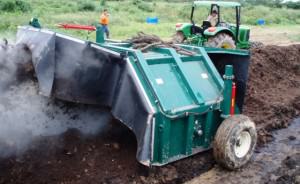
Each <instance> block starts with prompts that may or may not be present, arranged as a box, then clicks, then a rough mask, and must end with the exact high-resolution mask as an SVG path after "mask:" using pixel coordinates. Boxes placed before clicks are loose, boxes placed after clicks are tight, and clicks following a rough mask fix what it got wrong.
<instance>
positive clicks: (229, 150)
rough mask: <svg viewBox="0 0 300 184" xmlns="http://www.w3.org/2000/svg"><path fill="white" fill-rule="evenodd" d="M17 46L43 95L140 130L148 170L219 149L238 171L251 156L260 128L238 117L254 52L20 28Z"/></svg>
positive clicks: (220, 160)
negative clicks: (103, 112) (101, 111)
mask: <svg viewBox="0 0 300 184" xmlns="http://www.w3.org/2000/svg"><path fill="white" fill-rule="evenodd" d="M99 30H100V29H99ZM99 30H98V31H99ZM100 32H101V31H100ZM17 41H18V43H25V44H27V45H28V47H29V48H30V50H31V52H32V60H33V66H34V70H35V73H36V76H37V79H38V84H39V90H40V93H41V94H43V95H45V96H49V97H50V96H51V97H55V98H58V99H61V100H66V101H72V102H76V103H84V104H95V105H99V106H105V107H109V108H110V109H111V113H112V115H113V116H114V117H115V118H116V119H118V120H120V122H122V123H124V124H125V125H126V126H127V127H129V128H130V129H131V130H132V131H133V132H134V134H135V136H136V139H137V146H138V148H137V154H136V157H137V160H138V161H139V162H140V163H142V164H144V165H147V166H161V165H164V164H168V163H170V162H173V161H176V160H179V159H182V158H186V157H188V156H191V155H193V154H196V153H199V152H201V151H204V150H208V149H210V148H213V153H214V156H215V159H216V161H217V162H218V163H220V164H221V165H223V166H225V167H226V168H229V169H237V168H240V167H241V166H243V165H244V164H245V163H247V162H248V161H249V159H250V157H251V155H252V153H253V150H254V147H255V145H256V139H257V134H256V130H255V125H254V123H253V122H252V121H251V120H250V119H249V118H248V117H246V116H244V115H241V114H240V113H241V111H242V106H243V98H244V96H245V89H246V81H247V76H248V65H249V52H248V51H241V50H230V49H226V50H223V49H217V48H203V47H196V46H189V45H176V47H180V48H182V49H184V50H186V51H189V52H190V53H193V54H192V55H185V54H179V53H178V52H176V50H175V49H174V48H160V47H153V48H151V49H149V50H147V52H142V51H141V50H139V49H133V48H132V44H131V43H126V42H110V41H105V40H104V39H102V38H101V35H100V37H99V38H97V41H98V42H90V41H83V40H80V39H77V38H73V37H70V36H66V35H63V34H60V33H56V32H53V31H49V30H45V29H37V28H32V27H20V28H19V30H18V34H17ZM99 123H101V122H99Z"/></svg>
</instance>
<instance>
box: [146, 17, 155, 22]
mask: <svg viewBox="0 0 300 184" xmlns="http://www.w3.org/2000/svg"><path fill="white" fill-rule="evenodd" d="M146 22H147V23H148V24H158V17H147V19H146Z"/></svg>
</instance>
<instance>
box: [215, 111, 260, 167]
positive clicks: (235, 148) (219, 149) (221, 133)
mask: <svg viewBox="0 0 300 184" xmlns="http://www.w3.org/2000/svg"><path fill="white" fill-rule="evenodd" d="M256 142H257V133H256V129H255V124H254V123H253V122H252V121H251V120H250V119H249V118H248V117H247V116H245V115H234V116H231V117H229V118H227V119H225V120H224V121H223V122H222V124H221V125H220V126H219V128H218V130H217V133H216V135H215V139H214V143H213V154H214V158H215V160H216V161H217V163H219V164H220V165H221V166H223V167H225V168H227V169H229V170H236V169H239V168H240V167H242V166H243V165H245V164H246V163H247V162H248V161H249V160H250V159H251V156H252V154H253V151H254V149H255V146H256Z"/></svg>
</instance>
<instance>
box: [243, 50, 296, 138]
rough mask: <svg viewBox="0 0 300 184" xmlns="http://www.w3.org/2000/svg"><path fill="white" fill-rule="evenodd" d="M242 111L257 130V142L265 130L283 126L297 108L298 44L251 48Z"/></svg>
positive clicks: (264, 134)
mask: <svg viewBox="0 0 300 184" xmlns="http://www.w3.org/2000/svg"><path fill="white" fill-rule="evenodd" d="M249 72H250V74H249V83H248V89H247V95H246V102H245V105H246V106H245V111H244V113H245V114H246V115H248V116H250V117H251V118H252V119H253V120H254V121H255V122H256V123H257V126H258V129H259V135H260V142H266V141H267V140H268V139H269V138H270V136H268V135H269V133H268V131H269V130H272V129H278V128H284V127H287V126H288V124H289V122H290V120H291V119H292V118H294V117H297V116H299V111H300V45H292V46H286V47H278V46H264V47H261V48H257V49H253V50H252V59H251V64H250V69H249Z"/></svg>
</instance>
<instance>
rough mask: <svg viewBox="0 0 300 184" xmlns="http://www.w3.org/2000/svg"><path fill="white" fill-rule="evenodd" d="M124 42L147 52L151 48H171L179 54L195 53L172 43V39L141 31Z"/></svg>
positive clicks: (188, 54) (190, 54)
mask: <svg viewBox="0 0 300 184" xmlns="http://www.w3.org/2000/svg"><path fill="white" fill-rule="evenodd" d="M125 42H129V43H131V44H132V48H134V49H139V50H140V51H142V52H147V51H149V50H150V49H153V48H173V49H175V51H176V52H177V53H179V54H183V55H187V56H192V55H194V54H195V53H194V52H192V51H189V50H186V49H183V48H182V47H179V46H177V45H176V44H174V42H173V41H164V40H162V39H161V38H159V37H158V36H156V35H149V34H145V33H143V32H140V33H138V34H137V35H136V36H134V37H132V38H131V39H129V40H126V41H125Z"/></svg>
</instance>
